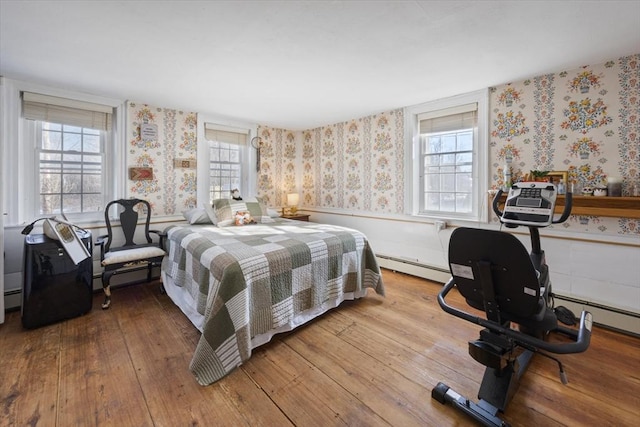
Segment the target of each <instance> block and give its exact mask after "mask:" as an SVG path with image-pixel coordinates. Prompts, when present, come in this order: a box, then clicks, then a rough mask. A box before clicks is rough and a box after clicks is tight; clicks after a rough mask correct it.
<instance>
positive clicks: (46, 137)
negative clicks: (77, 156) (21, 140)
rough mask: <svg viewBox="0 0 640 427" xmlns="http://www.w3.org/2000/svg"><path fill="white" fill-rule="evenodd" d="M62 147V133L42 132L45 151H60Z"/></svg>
mask: <svg viewBox="0 0 640 427" xmlns="http://www.w3.org/2000/svg"><path fill="white" fill-rule="evenodd" d="M61 147H62V134H61V133H60V132H44V131H43V132H42V149H43V150H60V148H61Z"/></svg>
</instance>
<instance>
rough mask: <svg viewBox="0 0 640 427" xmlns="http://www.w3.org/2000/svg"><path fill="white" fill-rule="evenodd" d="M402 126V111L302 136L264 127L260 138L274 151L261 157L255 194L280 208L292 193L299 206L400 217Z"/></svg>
mask: <svg viewBox="0 0 640 427" xmlns="http://www.w3.org/2000/svg"><path fill="white" fill-rule="evenodd" d="M403 126H404V115H403V111H402V110H394V111H389V112H385V113H381V114H376V115H372V116H367V117H363V118H360V119H354V120H351V121H349V122H341V123H336V124H332V125H328V126H324V127H321V128H316V129H310V130H305V131H302V132H292V131H287V130H283V129H272V128H268V127H265V126H262V127H260V128H259V130H258V135H260V136H261V137H262V139H263V141H264V142H265V143H267V144H269V145H270V146H272V147H275V149H272V150H271V151H270V152H269V153H268V154H267V153H263V154H262V155H261V158H262V162H261V164H262V168H261V176H260V177H259V179H258V195H259V196H261V197H263V198H264V199H265V201H266V202H267V203H268V204H270V205H271V206H278V207H279V206H282V205H284V204H285V199H284V195H286V194H287V193H288V192H291V191H294V190H295V191H297V192H298V193H300V200H301V202H300V204H301V206H303V207H304V206H307V207H313V206H320V207H331V208H342V209H348V210H356V211H369V212H385V213H402V212H403V210H404V181H403V179H404V175H403V174H404V130H403ZM296 145H297V146H298V147H300V149H301V152H300V153H298V152H296V151H295V148H296ZM297 172H299V175H300V181H299V182H298V180H297Z"/></svg>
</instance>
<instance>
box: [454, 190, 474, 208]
mask: <svg viewBox="0 0 640 427" xmlns="http://www.w3.org/2000/svg"><path fill="white" fill-rule="evenodd" d="M456 212H471V194H463V193H458V194H457V195H456Z"/></svg>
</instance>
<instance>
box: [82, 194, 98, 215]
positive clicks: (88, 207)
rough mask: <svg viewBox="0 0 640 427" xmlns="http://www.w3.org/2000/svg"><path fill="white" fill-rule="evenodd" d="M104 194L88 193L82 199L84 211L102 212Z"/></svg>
mask: <svg viewBox="0 0 640 427" xmlns="http://www.w3.org/2000/svg"><path fill="white" fill-rule="evenodd" d="M102 209H103V207H102V195H101V194H87V195H85V196H84V197H83V199H82V211H83V212H100V211H102Z"/></svg>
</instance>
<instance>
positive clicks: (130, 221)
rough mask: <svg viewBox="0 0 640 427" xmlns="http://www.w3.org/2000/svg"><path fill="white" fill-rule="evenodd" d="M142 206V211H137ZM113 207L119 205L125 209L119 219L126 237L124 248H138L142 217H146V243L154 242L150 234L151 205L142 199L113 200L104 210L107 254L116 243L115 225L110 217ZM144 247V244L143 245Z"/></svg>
mask: <svg viewBox="0 0 640 427" xmlns="http://www.w3.org/2000/svg"><path fill="white" fill-rule="evenodd" d="M140 204H141V205H142V206H143V209H142V210H140V209H139V210H138V211H136V210H135V207H136V206H137V205H140ZM113 205H119V206H121V207H122V208H123V210H122V211H121V212H120V214H119V216H118V218H119V219H120V228H121V229H122V234H123V237H124V244H123V245H122V246H121V247H122V248H127V247H130V246H137V244H136V243H135V240H134V239H135V234H136V228H137V226H138V219H139V218H140V216H141V215H143V216H144V218H145V222H144V239H145V240H146V243H147V244H149V243H151V242H152V239H151V235H150V234H149V224H150V223H151V205H150V204H149V202H147V201H146V200H142V199H119V200H113V201H111V202H109V203H108V204H107V207H106V208H105V210H104V218H105V223H106V226H107V235H108V238H107V243H106V245H105V252H108V251H109V250H110V248H111V246H112V244H113V242H114V233H113V225H112V224H111V218H110V217H109V209H110V208H111V206H113ZM142 245H144V244H142Z"/></svg>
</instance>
